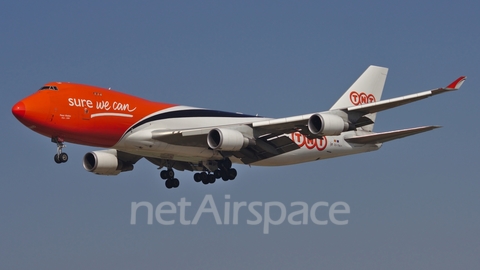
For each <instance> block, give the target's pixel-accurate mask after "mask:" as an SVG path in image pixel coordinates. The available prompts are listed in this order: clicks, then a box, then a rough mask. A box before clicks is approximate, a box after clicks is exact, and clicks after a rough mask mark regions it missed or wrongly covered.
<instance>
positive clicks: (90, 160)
mask: <svg viewBox="0 0 480 270" xmlns="http://www.w3.org/2000/svg"><path fill="white" fill-rule="evenodd" d="M83 168H85V170H87V171H89V172H92V173H96V174H101V175H117V174H119V173H121V172H126V171H131V170H133V165H132V164H130V163H127V162H123V161H122V160H120V159H118V158H117V150H113V149H110V150H101V151H92V152H89V153H86V154H85V156H84V157H83Z"/></svg>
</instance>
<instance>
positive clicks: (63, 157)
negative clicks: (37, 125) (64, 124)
mask: <svg viewBox="0 0 480 270" xmlns="http://www.w3.org/2000/svg"><path fill="white" fill-rule="evenodd" d="M52 142H53V143H56V144H57V153H56V154H55V156H54V157H53V160H55V162H56V163H57V164H60V163H65V162H67V161H68V155H67V153H63V152H62V149H63V148H65V147H67V146H66V145H65V144H64V143H63V142H64V141H63V139H61V138H58V137H53V138H52Z"/></svg>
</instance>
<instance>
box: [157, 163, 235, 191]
mask: <svg viewBox="0 0 480 270" xmlns="http://www.w3.org/2000/svg"><path fill="white" fill-rule="evenodd" d="M212 167H213V168H212ZM167 168H168V169H166V170H162V171H161V172H160V178H162V179H164V180H165V187H167V188H168V189H171V188H177V187H178V186H179V185H180V181H179V180H178V179H177V178H175V172H174V171H173V169H172V167H171V165H168V164H167ZM203 169H204V170H205V171H203V172H200V173H195V174H194V175H193V179H194V180H195V182H197V183H198V182H202V183H203V184H204V185H208V184H213V183H215V181H216V180H217V179H220V178H222V179H223V181H228V180H233V179H235V177H237V170H235V169H233V168H232V161H231V160H230V159H228V158H226V159H224V160H221V161H217V163H216V164H214V165H213V166H211V167H210V166H208V168H207V166H206V165H204V167H203Z"/></svg>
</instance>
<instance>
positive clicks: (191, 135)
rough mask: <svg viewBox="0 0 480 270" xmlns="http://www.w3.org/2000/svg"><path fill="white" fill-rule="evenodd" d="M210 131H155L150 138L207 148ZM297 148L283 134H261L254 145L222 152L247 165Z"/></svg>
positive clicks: (207, 129) (240, 126) (204, 129)
mask: <svg viewBox="0 0 480 270" xmlns="http://www.w3.org/2000/svg"><path fill="white" fill-rule="evenodd" d="M225 127H226V128H232V129H236V128H240V129H242V128H250V129H251V127H249V126H248V125H237V126H225ZM212 129H213V127H210V128H201V129H191V130H177V131H164V130H156V131H153V132H152V138H153V139H154V140H159V141H162V142H166V143H170V144H175V145H182V146H195V147H204V148H208V147H209V146H208V143H207V136H208V133H209V132H210V131H211V130H212ZM268 135H270V134H268ZM299 148H300V147H299V146H298V145H297V144H296V143H295V142H293V141H292V140H291V139H290V138H289V137H287V136H285V135H283V133H282V135H281V136H265V134H262V135H261V136H259V137H258V138H256V139H255V140H254V143H252V144H251V145H249V146H247V147H245V148H242V149H240V150H238V151H233V152H229V151H222V152H223V153H224V154H226V155H233V156H235V157H237V158H239V159H241V160H242V161H243V162H244V163H245V164H249V163H252V162H255V161H259V160H262V159H266V158H270V157H273V156H276V155H280V154H283V153H286V152H290V151H293V150H296V149H299Z"/></svg>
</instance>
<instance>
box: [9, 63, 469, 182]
mask: <svg viewBox="0 0 480 270" xmlns="http://www.w3.org/2000/svg"><path fill="white" fill-rule="evenodd" d="M387 73H388V68H385V67H379V66H373V65H372V66H369V67H368V68H367V69H366V70H365V71H364V72H363V74H362V75H361V76H360V77H359V78H358V79H357V80H356V81H355V82H354V83H353V84H352V85H351V87H350V88H349V89H348V90H347V91H346V92H345V93H344V94H343V95H342V96H341V97H340V99H338V101H337V102H336V103H335V104H334V105H333V106H332V107H331V108H330V109H329V110H328V111H322V112H314V113H309V114H303V115H297V116H291V117H286V118H267V117H263V116H258V115H248V114H241V113H232V112H225V111H218V110H210V109H204V108H197V107H189V106H182V105H174V104H168V103H161V102H153V101H149V100H145V99H142V98H139V97H135V96H132V95H128V94H125V93H121V92H117V91H114V90H110V89H105V88H100V87H95V86H89V85H83V84H77V83H70V82H50V83H47V84H45V85H44V86H43V87H41V88H40V89H39V90H38V91H37V92H35V93H34V94H32V95H30V96H28V97H26V98H24V99H22V100H21V101H19V102H18V103H16V104H15V105H14V106H13V107H12V113H13V115H14V116H15V117H16V118H17V119H18V120H19V121H20V122H21V123H22V124H23V125H25V126H26V127H28V128H29V129H31V130H33V131H35V132H37V133H39V134H41V135H44V136H47V137H49V138H51V141H52V142H53V143H55V144H56V145H57V153H56V154H55V155H54V161H55V162H56V163H65V162H67V160H68V155H67V154H66V153H65V152H63V148H64V147H65V142H70V143H74V144H81V145H88V146H94V147H101V148H107V149H105V150H97V151H91V152H88V153H86V154H85V156H84V157H83V167H84V168H85V170H87V171H88V172H92V173H95V174H99V175H118V174H119V173H121V172H125V171H131V170H133V167H134V164H135V163H136V162H137V161H138V160H140V159H141V158H145V159H147V160H148V161H150V162H151V163H153V164H154V165H156V166H158V169H163V168H165V169H163V170H161V172H160V177H161V178H162V179H164V180H165V186H166V187H167V188H168V189H171V188H177V187H178V186H179V184H180V182H179V180H178V179H177V178H175V172H174V169H175V170H178V171H185V170H188V171H192V172H195V173H194V177H193V178H194V180H195V181H196V182H202V183H203V184H211V183H214V182H215V181H216V179H220V178H221V179H222V180H224V181H228V180H233V179H235V178H236V176H237V171H236V170H235V169H234V168H232V163H237V164H247V165H254V166H255V165H256V166H281V165H290V164H297V163H303V162H309V161H315V160H322V159H327V158H334V157H341V156H345V155H351V154H358V153H364V152H369V151H375V150H378V149H379V148H380V147H381V146H382V144H383V143H384V142H388V141H391V140H395V139H399V138H403V137H407V136H411V135H414V134H418V133H422V132H426V131H430V130H433V129H436V128H439V126H421V127H415V128H407V129H400V130H394V131H387V132H380V133H375V132H373V127H374V124H375V118H376V114H377V113H378V112H380V111H383V110H387V109H391V108H394V107H398V106H401V105H405V104H408V103H411V102H414V101H418V100H421V99H424V98H427V97H430V96H434V95H438V94H442V93H445V92H451V91H455V90H458V89H459V88H460V87H461V86H462V84H463V82H464V81H465V79H466V77H465V76H461V77H459V78H458V79H456V80H455V81H453V82H452V83H450V84H449V85H448V86H446V87H443V88H437V89H433V90H429V91H424V92H419V93H416V94H412V95H406V96H402V97H398V98H392V99H387V100H381V96H382V92H383V88H384V85H385V80H386V77H387Z"/></svg>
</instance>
